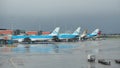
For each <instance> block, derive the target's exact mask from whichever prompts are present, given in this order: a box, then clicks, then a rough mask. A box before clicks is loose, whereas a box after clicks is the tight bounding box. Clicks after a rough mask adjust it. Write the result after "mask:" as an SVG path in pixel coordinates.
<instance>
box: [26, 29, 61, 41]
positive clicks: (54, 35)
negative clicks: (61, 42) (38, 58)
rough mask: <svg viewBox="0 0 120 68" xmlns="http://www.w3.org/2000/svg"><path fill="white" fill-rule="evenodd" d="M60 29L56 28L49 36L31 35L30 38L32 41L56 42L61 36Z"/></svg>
mask: <svg viewBox="0 0 120 68" xmlns="http://www.w3.org/2000/svg"><path fill="white" fill-rule="evenodd" d="M59 30H60V27H56V28H55V30H54V31H53V32H52V33H51V34H48V35H31V36H28V38H29V39H30V40H31V41H56V38H57V36H58V34H59Z"/></svg>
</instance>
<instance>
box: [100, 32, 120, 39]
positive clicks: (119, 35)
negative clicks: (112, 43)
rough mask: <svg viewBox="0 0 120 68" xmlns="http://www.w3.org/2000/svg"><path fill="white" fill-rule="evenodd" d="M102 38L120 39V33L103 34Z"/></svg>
mask: <svg viewBox="0 0 120 68" xmlns="http://www.w3.org/2000/svg"><path fill="white" fill-rule="evenodd" d="M100 37H102V38H120V33H116V34H101V36H100Z"/></svg>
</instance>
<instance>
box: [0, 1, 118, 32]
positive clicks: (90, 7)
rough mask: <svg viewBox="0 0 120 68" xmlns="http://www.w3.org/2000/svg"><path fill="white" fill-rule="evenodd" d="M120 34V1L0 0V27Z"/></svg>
mask: <svg viewBox="0 0 120 68" xmlns="http://www.w3.org/2000/svg"><path fill="white" fill-rule="evenodd" d="M56 26H59V27H61V32H63V31H71V32H73V31H74V30H75V29H76V28H77V27H79V26H81V27H82V31H83V30H84V29H88V30H89V32H91V31H93V30H94V29H96V28H99V29H101V31H102V32H103V33H120V0H0V28H7V29H23V30H44V31H52V30H53V29H54V28H55V27H56Z"/></svg>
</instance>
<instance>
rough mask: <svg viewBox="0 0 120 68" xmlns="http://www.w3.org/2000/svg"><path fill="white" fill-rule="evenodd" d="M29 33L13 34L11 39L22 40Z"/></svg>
mask: <svg viewBox="0 0 120 68" xmlns="http://www.w3.org/2000/svg"><path fill="white" fill-rule="evenodd" d="M26 37H27V35H12V37H11V39H12V40H13V41H17V42H22V41H23V40H24V38H26Z"/></svg>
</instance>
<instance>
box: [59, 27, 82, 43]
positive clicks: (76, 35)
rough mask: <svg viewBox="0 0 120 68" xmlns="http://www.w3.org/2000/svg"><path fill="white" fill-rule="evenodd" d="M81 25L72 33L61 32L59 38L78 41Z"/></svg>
mask: <svg viewBox="0 0 120 68" xmlns="http://www.w3.org/2000/svg"><path fill="white" fill-rule="evenodd" d="M80 29H81V27H78V28H77V29H76V30H75V31H74V32H73V33H72V34H67V33H64V34H59V35H58V39H59V40H60V41H68V42H69V41H78V40H79V34H80Z"/></svg>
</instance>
